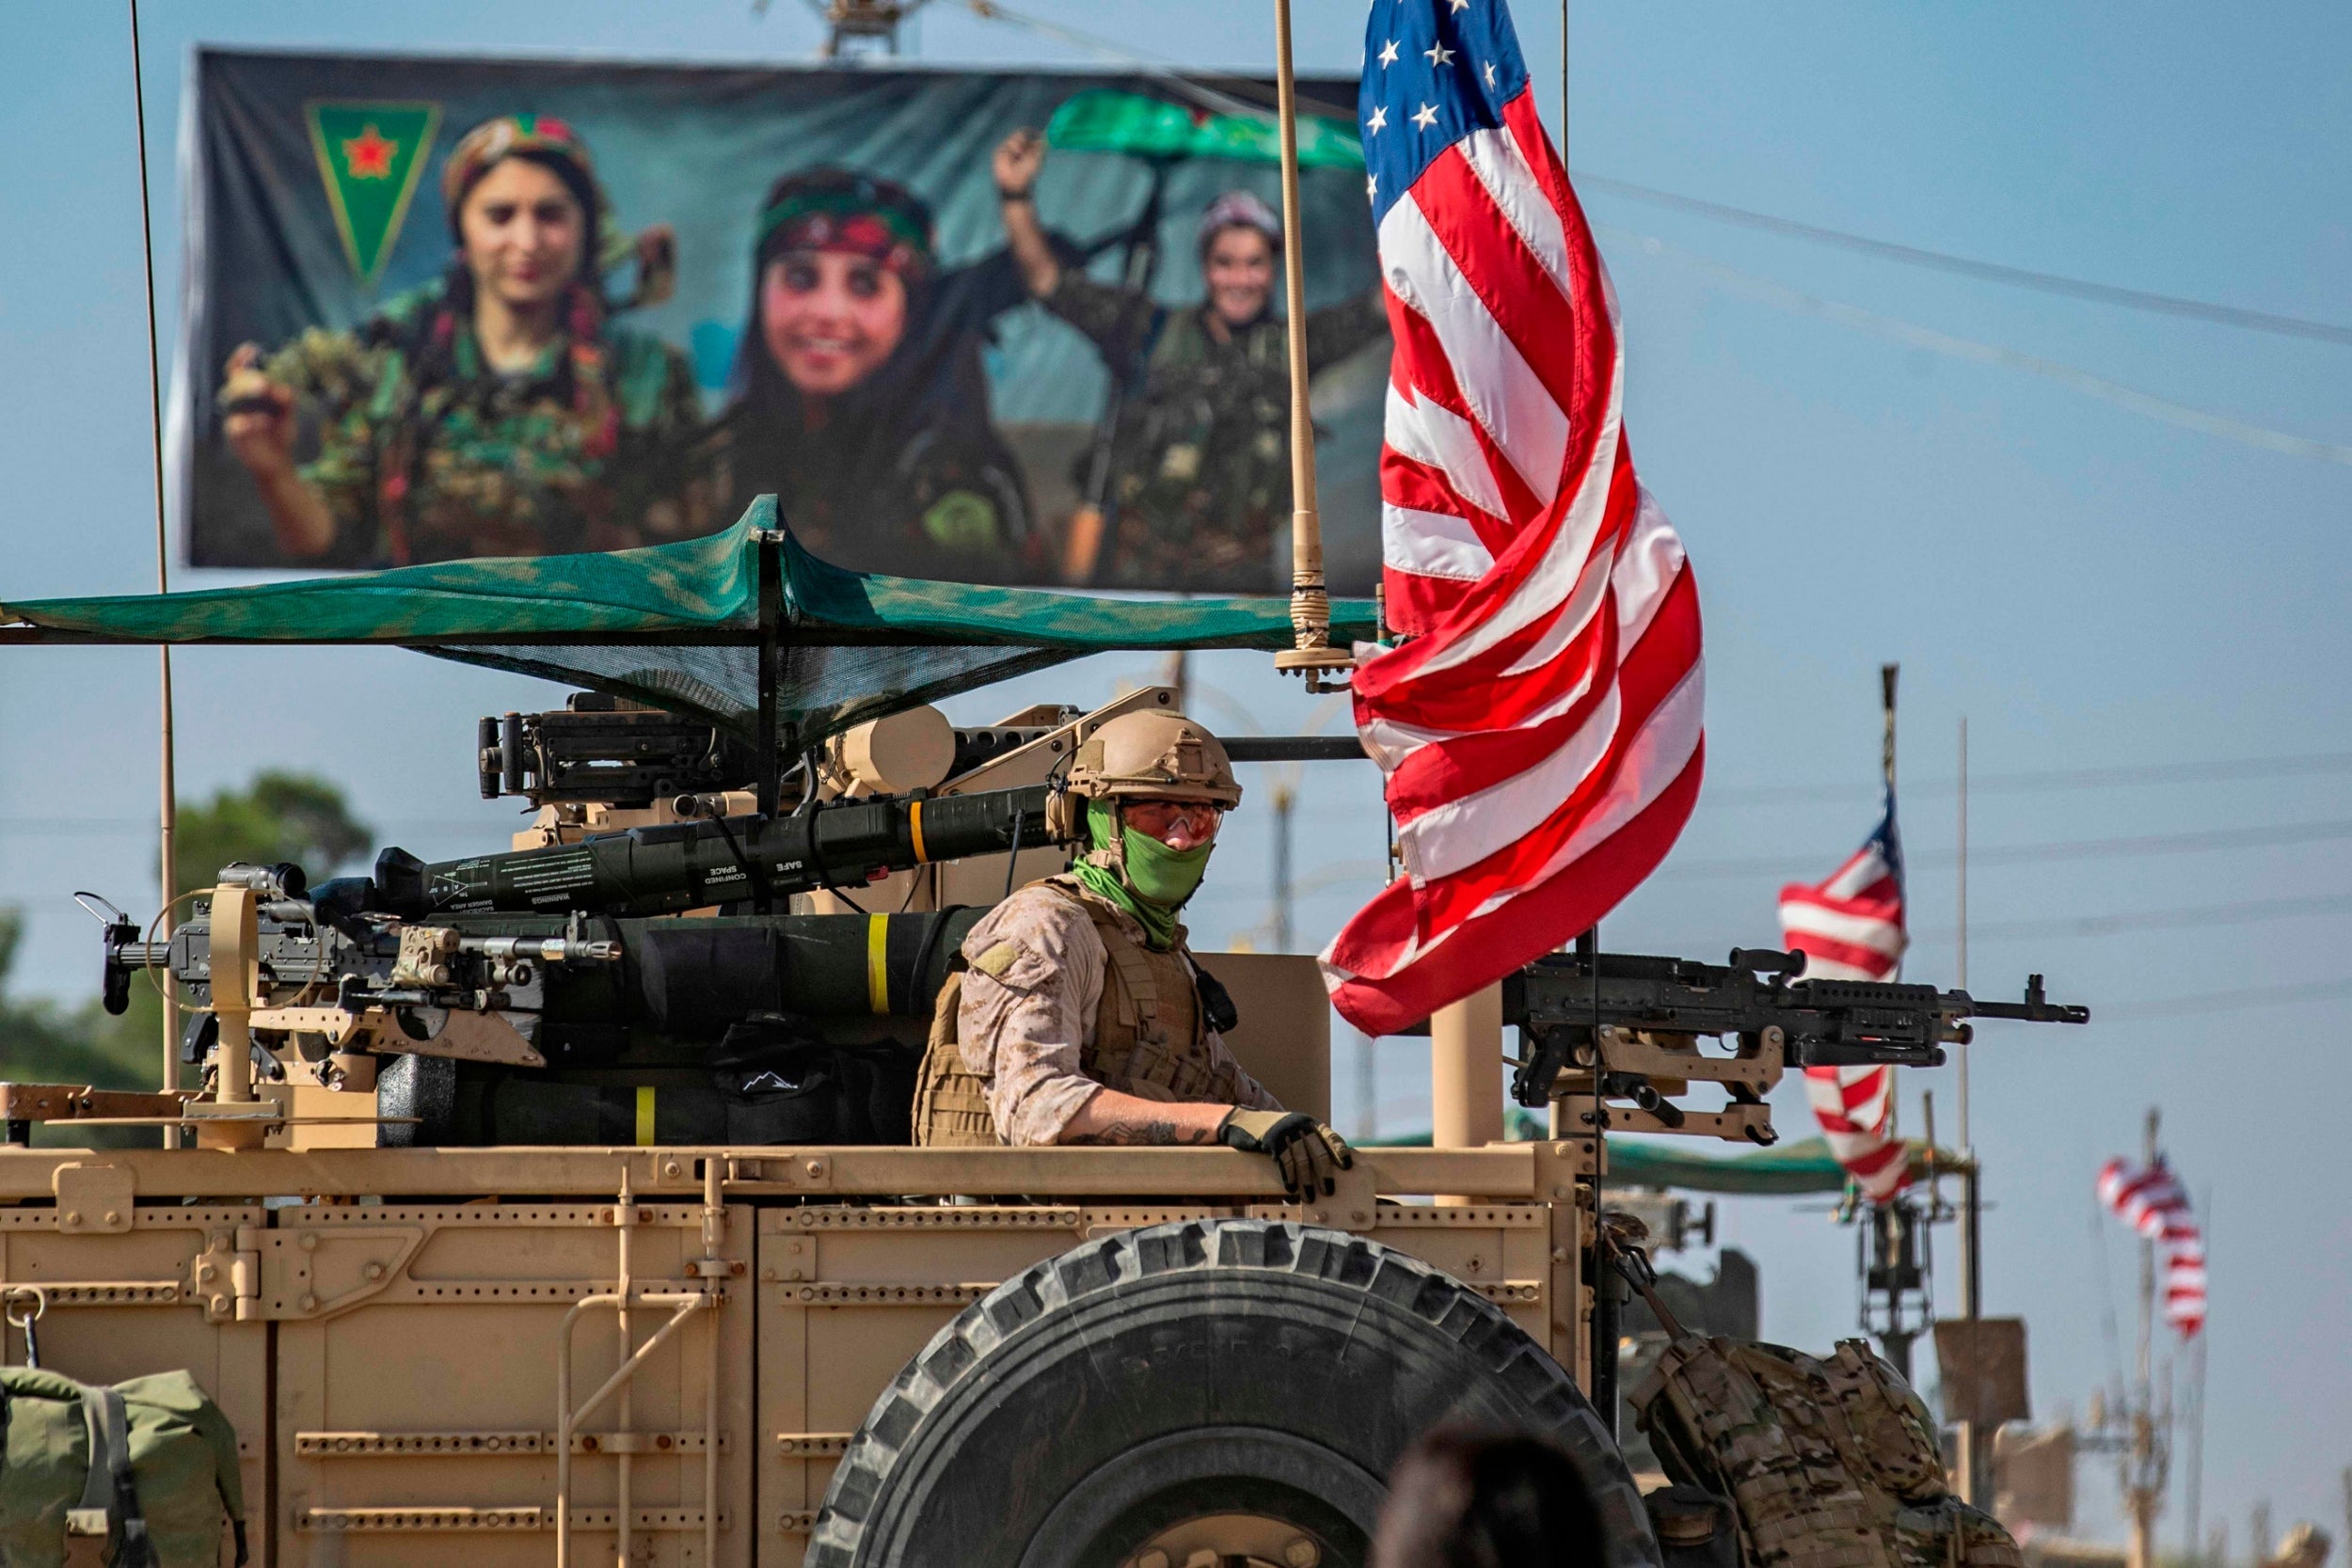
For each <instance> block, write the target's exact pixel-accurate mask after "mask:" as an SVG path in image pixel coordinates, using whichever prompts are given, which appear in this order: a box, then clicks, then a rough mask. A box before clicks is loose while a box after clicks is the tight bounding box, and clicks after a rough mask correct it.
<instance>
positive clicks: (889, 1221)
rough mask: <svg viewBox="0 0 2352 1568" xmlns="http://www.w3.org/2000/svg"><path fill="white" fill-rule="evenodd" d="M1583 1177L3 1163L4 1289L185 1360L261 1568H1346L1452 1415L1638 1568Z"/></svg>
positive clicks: (1043, 1159)
mask: <svg viewBox="0 0 2352 1568" xmlns="http://www.w3.org/2000/svg"><path fill="white" fill-rule="evenodd" d="M1588 1164H1589V1157H1588V1154H1587V1152H1586V1150H1585V1148H1584V1147H1583V1146H1580V1145H1576V1144H1571V1143H1565V1142H1564V1143H1542V1144H1526V1145H1518V1146H1513V1147H1508V1148H1505V1147H1500V1146H1498V1147H1489V1148H1481V1149H1458V1150H1454V1149H1427V1150H1422V1149H1398V1150H1377V1151H1367V1152H1366V1153H1365V1154H1364V1155H1363V1156H1362V1157H1361V1158H1360V1160H1359V1164H1358V1166H1357V1168H1356V1170H1355V1171H1353V1172H1351V1173H1349V1174H1348V1176H1347V1177H1346V1179H1345V1180H1344V1182H1343V1185H1342V1187H1341V1189H1340V1191H1339V1192H1338V1193H1336V1194H1335V1195H1333V1196H1330V1197H1328V1198H1325V1199H1322V1200H1319V1201H1314V1202H1311V1203H1308V1204H1304V1205H1299V1204H1290V1203H1284V1202H1282V1201H1281V1200H1280V1198H1279V1193H1278V1191H1277V1190H1276V1186H1275V1181H1274V1179H1273V1176H1272V1173H1271V1171H1270V1169H1269V1167H1268V1166H1267V1164H1266V1163H1265V1162H1264V1161H1263V1160H1258V1159H1252V1158H1250V1157H1248V1156H1246V1155H1242V1154H1239V1153H1234V1152H1232V1151H1229V1150H1206V1149H1143V1148H1133V1149H1112V1148H1092V1149H1050V1148H1048V1149H1013V1148H1005V1149H985V1148H982V1149H907V1148H874V1147H857V1148H749V1149H728V1148H565V1149H548V1148H540V1149H532V1148H498V1149H374V1148H344V1149H335V1148H326V1149H310V1150H299V1151H298V1150H293V1149H271V1148H262V1149H248V1150H241V1151H233V1152H231V1151H215V1150H201V1149H183V1150H176V1151H161V1150H155V1151H142V1150H128V1151H104V1152H94V1151H60V1150H31V1149H22V1150H10V1151H7V1152H0V1197H5V1198H6V1199H7V1200H8V1209H7V1210H6V1211H5V1212H0V1280H5V1286H4V1287H0V1289H4V1290H5V1293H6V1295H7V1297H8V1303H9V1306H10V1308H11V1312H12V1314H13V1315H14V1316H15V1317H16V1318H18V1319H20V1320H21V1319H23V1318H24V1317H26V1316H27V1315H34V1316H35V1322H36V1333H37V1337H38V1341H39V1349H40V1355H41V1358H42V1361H43V1364H44V1365H46V1366H50V1367H54V1368H56V1369H58V1370H63V1371H65V1372H67V1373H69V1374H70V1375H72V1376H74V1377H77V1378H81V1379H84V1380H89V1381H108V1380H113V1379H118V1378H122V1377H127V1376H131V1375H134V1374H136V1373H140V1372H146V1371H152V1370H157V1368H159V1367H160V1366H162V1365H164V1364H165V1363H169V1364H171V1365H174V1366H185V1367H187V1368H188V1369H190V1370H192V1371H193V1372H194V1373H195V1374H196V1376H197V1378H198V1380H199V1382H200V1383H202V1384H203V1386H205V1387H206V1388H207V1389H208V1390H209V1391H210V1392H211V1393H212V1394H213V1396H214V1397H215V1400H216V1401H217V1402H219V1404H220V1405H221V1407H222V1408H223V1410H224V1411H226V1412H227V1413H228V1414H229V1416H230V1418H231V1419H232V1420H233V1421H234V1422H235V1424H236V1426H237V1431H238V1434H239V1439H240V1452H241V1454H242V1457H243V1462H244V1467H245V1481H246V1495H247V1497H250V1498H252V1499H254V1508H253V1512H254V1513H255V1514H256V1515H257V1517H256V1519H255V1521H254V1524H253V1527H252V1528H251V1532H250V1533H251V1535H252V1540H253V1548H254V1552H255V1556H256V1560H258V1561H261V1562H263V1563H337V1564H346V1563H347V1564H355V1565H357V1564H366V1563H385V1564H401V1563H424V1562H441V1561H447V1560H452V1559H453V1558H458V1557H462V1558H463V1559H464V1560H467V1561H469V1562H485V1563H488V1562H499V1561H508V1560H512V1561H515V1562H545V1561H547V1560H548V1558H549V1556H550V1555H553V1554H555V1553H557V1552H558V1551H559V1550H560V1551H561V1552H562V1553H563V1554H564V1555H563V1557H562V1558H561V1559H559V1560H564V1561H571V1562H591V1561H595V1562H612V1561H614V1560H626V1561H632V1562H641V1563H654V1564H677V1565H680V1568H683V1565H687V1564H701V1563H723V1564H760V1565H763V1568H765V1565H782V1568H790V1565H793V1564H798V1563H801V1562H803V1561H807V1562H811V1563H869V1562H870V1563H881V1562H891V1563H898V1562H906V1563H917V1562H943V1563H944V1562H955V1563H959V1564H983V1563H1005V1564H1046V1563H1072V1564H1075V1563H1079V1562H1103V1563H1136V1564H1142V1563H1148V1562H1152V1561H1155V1560H1156V1561H1165V1562H1168V1563H1171V1564H1173V1563H1181V1562H1184V1561H1186V1560H1188V1559H1189V1558H1191V1555H1192V1554H1193V1553H1194V1552H1197V1551H1200V1550H1211V1551H1215V1552H1216V1553H1217V1554H1218V1558H1217V1560H1220V1561H1228V1562H1230V1561H1235V1560H1239V1561H1266V1562H1278V1563H1290V1564H1304V1563H1317V1564H1331V1565H1333V1568H1338V1565H1342V1564H1351V1563H1359V1562H1361V1561H1362V1560H1363V1553H1364V1548H1365V1542H1366V1540H1367V1539H1368V1537H1369V1532H1370V1528H1371V1524H1372V1519H1371V1510H1372V1509H1374V1508H1375V1507H1376V1505H1377V1501H1378V1498H1379V1497H1380V1495H1381V1490H1380V1489H1381V1481H1382V1477H1383V1476H1384V1475H1385V1473H1386V1469H1387V1466H1388V1464H1389V1463H1390V1462H1391V1461H1392V1460H1393V1459H1394V1457H1395V1454H1396V1452H1397V1451H1398V1450H1400V1449H1402V1447H1403V1446H1404V1445H1405V1444H1406V1443H1407V1442H1409V1441H1410V1440H1411V1438H1412V1437H1413V1436H1415V1435H1418V1433H1420V1432H1421V1431H1422V1430H1424V1429H1425V1428H1426V1427H1427V1426H1428V1425H1430V1424H1432V1423H1433V1422H1435V1421H1437V1420H1439V1419H1441V1418H1445V1417H1447V1416H1448V1415H1453V1414H1461V1415H1468V1416H1486V1417H1489V1418H1511V1419H1515V1420H1518V1421H1521V1422H1525V1423H1531V1424H1534V1425H1536V1426H1538V1427H1539V1428H1541V1429H1543V1430H1547V1431H1549V1432H1551V1433H1554V1434H1555V1435H1557V1436H1558V1437H1559V1438H1560V1440H1561V1441H1562V1442H1563V1443H1564V1444H1565V1446H1566V1447H1567V1448H1568V1449H1569V1450H1570V1451H1571V1453H1573V1454H1574V1455H1575V1456H1576V1457H1577V1459H1578V1461H1579V1463H1580V1465H1582V1466H1583V1467H1584V1468H1585V1469H1586V1471H1587V1474H1588V1479H1589V1480H1590V1481H1592V1483H1593V1484H1594V1486H1595V1488H1596V1490H1597V1492H1598V1494H1599V1495H1600V1496H1601V1497H1603V1499H1604V1502H1605V1505H1606V1506H1607V1508H1608V1511H1609V1513H1610V1515H1611V1522H1612V1525H1613V1527H1614V1528H1613V1529H1612V1532H1611V1534H1612V1546H1611V1549H1610V1554H1609V1557H1608V1559H1607V1560H1609V1561H1612V1562H1617V1561H1622V1562H1625V1563H1628V1564H1632V1563H1638V1562H1646V1561H1651V1560H1654V1556H1653V1554H1654V1552H1655V1546H1654V1544H1652V1541H1651V1537H1650V1533H1649V1528H1648V1526H1647V1524H1646V1523H1645V1516H1644V1514H1643V1511H1642V1507H1641V1503H1640V1499H1639V1497H1638V1495H1637V1494H1636V1493H1635V1492H1634V1490H1633V1486H1632V1482H1631V1481H1630V1479H1629V1476H1628V1474H1627V1472H1626V1469H1625V1466H1624V1465H1623V1462H1622V1460H1620V1459H1619V1458H1618V1456H1617V1454H1616V1451H1615V1449H1614V1447H1613V1445H1612V1444H1611V1443H1610V1441H1609V1439H1608V1436H1607V1433H1605V1431H1604V1429H1603V1428H1602V1426H1601V1424H1600V1422H1599V1421H1598V1419H1597V1418H1596V1417H1595V1416H1594V1414H1593V1412H1592V1410H1591V1407H1590V1406H1589V1405H1587V1404H1586V1403H1585V1402H1584V1400H1583V1398H1582V1396H1581V1394H1579V1393H1578V1392H1577V1391H1576V1386H1575V1383H1574V1381H1573V1380H1572V1376H1571V1374H1572V1373H1573V1372H1575V1371H1576V1370H1578V1369H1580V1368H1581V1367H1582V1366H1583V1365H1584V1363H1585V1359H1586V1356H1587V1354H1588V1352H1587V1347H1586V1346H1585V1345H1584V1344H1583V1343H1582V1342H1581V1338H1580V1336H1581V1333H1582V1332H1583V1329H1582V1327H1581V1323H1582V1319H1581V1314H1580V1313H1579V1312H1578V1310H1577V1302H1578V1295H1577V1281H1576V1272H1577V1270H1576V1260H1577V1259H1578V1258H1579V1256H1580V1253H1581V1250H1582V1241H1583V1239H1582V1238H1581V1236H1580V1234H1579V1233H1578V1227H1579V1223H1580V1221H1579V1214H1580V1211H1579V1209H1578V1207H1577V1206H1576V1205H1575V1204H1574V1203H1573V1202H1572V1201H1567V1200H1566V1199H1568V1198H1570V1197H1571V1196H1573V1194H1574V1192H1575V1189H1576V1185H1577V1183H1578V1181H1579V1180H1580V1178H1581V1177H1582V1176H1585V1175H1587V1174H1588V1169H1587V1167H1588ZM1146 1193H1148V1194H1151V1195H1152V1196H1151V1197H1150V1198H1149V1199H1148V1200H1144V1199H1137V1198H1132V1197H1120V1196H1104V1195H1106V1194H1111V1195H1115V1194H1130V1195H1132V1194H1146ZM1439 1193H1444V1194H1447V1195H1451V1196H1450V1198H1449V1200H1448V1201H1445V1202H1441V1203H1440V1202H1432V1201H1430V1199H1431V1198H1433V1197H1434V1196H1437V1195H1438V1194H1439ZM990 1194H1020V1195H1023V1196H1019V1197H984V1196H973V1195H990ZM24 1349H25V1346H24V1335H23V1332H22V1331H21V1330H12V1331H11V1332H10V1337H9V1339H8V1350H9V1353H10V1354H11V1356H12V1357H21V1356H22V1355H23V1354H24ZM1274 1370H1279V1371H1280V1373H1281V1375H1280V1376H1279V1377H1275V1376H1272V1375H1269V1374H1270V1373H1271V1372H1272V1371H1274ZM559 1536H560V1537H561V1538H562V1539H561V1540H560V1541H559V1540H558V1539H557V1538H558V1537H559ZM1154 1553H1157V1554H1160V1555H1159V1556H1158V1557H1156V1558H1155V1557H1154V1556H1153V1555H1152V1554H1154Z"/></svg>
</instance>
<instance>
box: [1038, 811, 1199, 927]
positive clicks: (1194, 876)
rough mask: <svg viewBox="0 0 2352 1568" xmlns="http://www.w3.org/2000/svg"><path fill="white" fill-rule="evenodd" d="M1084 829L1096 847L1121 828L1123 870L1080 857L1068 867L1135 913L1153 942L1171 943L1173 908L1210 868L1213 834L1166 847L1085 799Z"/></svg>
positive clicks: (1196, 888) (1103, 846) (1179, 905)
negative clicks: (1193, 843)
mask: <svg viewBox="0 0 2352 1568" xmlns="http://www.w3.org/2000/svg"><path fill="white" fill-rule="evenodd" d="M1087 833H1088V836H1089V838H1091V839H1092V840H1093V841H1094V847H1095V848H1096V849H1098V850H1106V849H1108V848H1110V847H1111V844H1112V834H1114V833H1120V839H1119V845H1120V850H1121V852H1122V858H1123V859H1124V861H1125V863H1126V870H1127V875H1126V877H1125V879H1123V880H1122V879H1120V875H1119V873H1118V872H1116V871H1114V870H1112V869H1111V868H1110V867H1108V866H1103V865H1096V864H1094V863H1092V861H1091V860H1082V861H1080V862H1079V863H1077V864H1076V865H1075V866H1073V867H1072V871H1073V874H1074V875H1075V876H1076V877H1077V879H1078V880H1079V881H1081V882H1083V883H1084V884H1086V886H1087V887H1088V888H1089V890H1090V891H1092V892H1093V893H1095V894H1096V895H1100V896H1101V897H1103V898H1104V899H1107V900H1108V901H1109V902H1111V903H1113V904H1116V905H1118V906H1119V907H1120V909H1122V910H1124V911H1127V912H1128V913H1129V914H1131V915H1133V916H1135V918H1136V924H1137V925H1139V926H1141V927H1143V932H1144V935H1145V937H1147V938H1148V939H1149V940H1150V942H1151V943H1152V946H1154V947H1159V948H1166V947H1170V946H1173V945H1174V944H1175V941H1176V911H1178V910H1179V909H1181V908H1183V907H1184V900H1186V899H1188V898H1190V897H1191V896H1192V895H1194V894H1195V893H1196V892H1198V891H1200V878H1201V876H1202V874H1203V873H1205V872H1206V871H1207V870H1208V868H1209V854H1210V851H1212V850H1214V849H1215V848H1216V840H1215V839H1212V840H1210V841H1209V842H1208V843H1206V844H1201V845H1196V846H1195V847H1192V848H1190V849H1171V848H1169V847H1168V846H1167V845H1165V844H1162V843H1161V842H1160V841H1159V840H1158V839H1156V838H1153V837H1152V835H1151V834H1150V833H1139V832H1136V830H1135V829H1133V828H1128V829H1126V830H1124V832H1121V831H1120V827H1119V823H1118V819H1117V818H1116V817H1114V816H1112V815H1111V809H1110V807H1108V806H1107V805H1105V804H1104V803H1103V802H1102V801H1100V800H1089V801H1088V802H1087Z"/></svg>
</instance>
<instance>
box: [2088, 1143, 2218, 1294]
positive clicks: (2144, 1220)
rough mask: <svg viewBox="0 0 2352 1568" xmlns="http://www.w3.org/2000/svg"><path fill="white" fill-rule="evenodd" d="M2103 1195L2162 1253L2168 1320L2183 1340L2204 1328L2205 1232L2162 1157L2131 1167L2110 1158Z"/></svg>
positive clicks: (2103, 1177)
mask: <svg viewBox="0 0 2352 1568" xmlns="http://www.w3.org/2000/svg"><path fill="white" fill-rule="evenodd" d="M2099 1199H2100V1201H2101V1202H2103V1203H2105V1204H2106V1206H2107V1207H2108V1208H2109V1209H2112V1210H2114V1211H2115V1212H2116V1214H2117V1216H2118V1217H2119V1218H2121V1219H2122V1222H2123V1223H2124V1224H2125V1225H2128V1226H2130V1227H2132V1228H2133V1229H2134V1230H2137V1231H2138V1232H2139V1233H2140V1234H2141V1235H2142V1236H2145V1237H2147V1238H2148V1239H2149V1240H2150V1241H2152V1242H2153V1243H2156V1249H2157V1251H2158V1252H2160V1253H2161V1254H2163V1257H2164V1321H2165V1322H2167V1323H2170V1324H2171V1325H2172V1326H2173V1327H2174V1328H2176V1329H2178V1330H2179V1331H2180V1335H2181V1338H2184V1339H2190V1338H2196V1335H2197V1331H2198V1330H2199V1329H2201V1328H2202V1327H2204V1326H2205V1236H2204V1232H2203V1231H2201V1230H2200V1229H2199V1228H2198V1227H2197V1218H2196V1216H2195V1215H2194V1214H2192V1213H2190V1212H2189V1208H2188V1193H2187V1191H2186V1190H2185V1189H2184V1188H2183V1187H2182V1186H2181V1183H2180V1179H2179V1178H2178V1177H2175V1176H2174V1175H2173V1174H2172V1167H2171V1166H2170V1165H2169V1164H2166V1162H2165V1158H2164V1156H2163V1155H2161V1154H2159V1155H2157V1156H2156V1157H2155V1160H2154V1162H2153V1164H2147V1165H2143V1166H2139V1167H2137V1168H2135V1167H2133V1166H2131V1165H2127V1164H2124V1163H2123V1162H2122V1161H2121V1160H2109V1161H2108V1162H2107V1163H2106V1164H2105V1165H2104V1166H2102V1167H2101V1168H2100V1171H2099Z"/></svg>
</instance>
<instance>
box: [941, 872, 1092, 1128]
mask: <svg viewBox="0 0 2352 1568" xmlns="http://www.w3.org/2000/svg"><path fill="white" fill-rule="evenodd" d="M963 956H964V961H965V962H966V963H968V964H969V965H970V966H971V967H970V968H969V969H968V970H966V971H965V973H964V976H963V1001H962V1005H961V1007H960V1008H959V1010H958V1012H957V1014H956V1038H957V1043H958V1044H959V1045H960V1046H961V1049H962V1052H963V1065H964V1066H965V1067H966V1068H968V1069H971V1071H972V1072H973V1073H975V1074H976V1075H977V1076H978V1077H979V1078H980V1079H981V1080H982V1081H983V1082H985V1083H986V1084H987V1085H988V1108H989V1112H990V1114H991V1115H992V1116H993V1117H995V1118H996V1129H997V1131H998V1132H1001V1133H1002V1134H1003V1135H1004V1137H1005V1140H1006V1141H1007V1142H1008V1143H1014V1144H1050V1143H1054V1142H1056V1141H1057V1140H1058V1139H1059V1138H1060V1136H1061V1130H1062V1129H1063V1128H1064V1127H1065V1126H1067V1125H1068V1124H1069V1121H1070V1118H1071V1117H1073V1116H1075V1115H1077V1114H1078V1108H1079V1107H1080V1106H1082V1105H1084V1104H1085V1103H1086V1102H1087V1101H1089V1100H1090V1099H1092V1098H1093V1097H1094V1094H1095V1092H1096V1091H1097V1090H1099V1089H1100V1088H1101V1087H1102V1086H1103V1085H1100V1084H1098V1083H1096V1082H1095V1081H1094V1080H1093V1079H1091V1078H1089V1077H1087V1076H1086V1075H1085V1074H1084V1073H1083V1072H1081V1071H1080V1070H1079V1069H1078V1048H1079V1046H1080V1045H1081V1044H1083V1043H1084V1041H1085V1040H1086V1038H1087V1037H1088V1035H1089V1033H1091V1032H1092V1030H1093V1028H1094V1016H1095V1011H1096V1009H1097V1008H1099V1007H1100V1006H1102V1003H1103V970H1104V965H1105V964H1106V963H1107V961H1108V959H1107V957H1106V955H1105V954H1104V951H1103V939H1102V938H1101V937H1099V936H1097V935H1096V934H1095V931H1094V927H1093V924H1092V923H1091V922H1090V921H1089V920H1088V919H1087V917H1086V915H1085V914H1084V913H1083V912H1081V911H1079V910H1077V909H1076V908H1075V907H1073V905H1072V904H1071V902H1070V901H1069V900H1068V899H1066V898H1063V897H1060V896H1059V895H1056V894H1054V893H1051V892H1048V891H1047V890H1045V889H1043V888H1026V889H1024V890H1023V891H1021V892H1019V893H1016V894H1014V895H1012V896H1011V897H1010V898H1009V899H1007V900H1006V901H1005V902H1004V903H1002V904H999V905H998V906H996V908H995V909H994V910H993V911H990V912H989V913H988V915H987V916H986V918H984V919H982V920H981V922H980V923H979V924H978V925H977V926H975V927H972V932H971V934H970V935H969V936H967V937H966V938H965V939H964V942H963Z"/></svg>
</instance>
